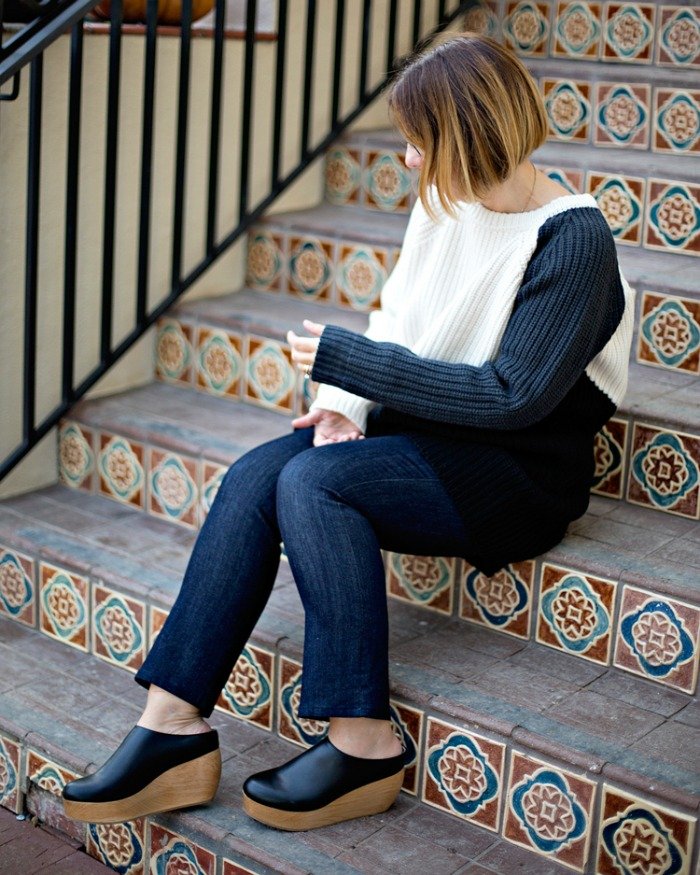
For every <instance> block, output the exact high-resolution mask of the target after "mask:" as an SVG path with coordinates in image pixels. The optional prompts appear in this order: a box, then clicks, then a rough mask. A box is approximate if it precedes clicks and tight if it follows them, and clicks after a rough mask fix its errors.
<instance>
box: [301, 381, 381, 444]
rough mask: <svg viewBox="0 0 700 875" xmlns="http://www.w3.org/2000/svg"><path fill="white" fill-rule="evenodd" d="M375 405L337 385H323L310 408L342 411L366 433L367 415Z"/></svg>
mask: <svg viewBox="0 0 700 875" xmlns="http://www.w3.org/2000/svg"><path fill="white" fill-rule="evenodd" d="M374 406H375V405H374V404H373V402H372V401H368V400H367V399H366V398H360V396H359V395H353V394H352V393H351V392H345V391H344V390H343V389H336V388H335V386H327V385H321V386H319V387H318V392H317V394H316V400H315V401H314V402H313V404H311V406H310V407H309V410H332V411H333V412H334V413H340V414H341V415H342V416H345V417H346V418H347V419H349V420H350V421H351V422H353V423H355V425H356V426H357V427H358V429H359V430H360V431H361V432H362V434H364V433H365V431H366V430H367V415H368V414H369V411H370V410H371V409H372V408H373V407H374Z"/></svg>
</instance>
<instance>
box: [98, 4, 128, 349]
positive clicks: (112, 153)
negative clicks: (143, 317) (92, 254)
mask: <svg viewBox="0 0 700 875" xmlns="http://www.w3.org/2000/svg"><path fill="white" fill-rule="evenodd" d="M122 15H123V10H122V4H121V3H113V4H112V12H111V20H110V31H109V83H108V86H107V147H106V153H105V192H104V224H103V232H102V316H101V328H100V331H101V335H100V358H101V360H103V361H104V360H105V359H106V358H107V356H108V355H109V351H110V349H111V345H112V305H113V301H114V237H115V225H116V221H115V214H116V200H117V147H118V135H119V78H120V70H121V44H122V43H121V40H122Z"/></svg>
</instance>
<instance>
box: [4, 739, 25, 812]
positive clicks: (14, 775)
mask: <svg viewBox="0 0 700 875" xmlns="http://www.w3.org/2000/svg"><path fill="white" fill-rule="evenodd" d="M19 756H20V747H19V744H18V743H17V742H16V741H11V740H10V739H9V738H5V736H4V735H0V805H2V806H3V808H9V809H10V811H13V812H14V813H15V814H19V813H20V811H21V810H22V809H21V801H22V796H21V793H20V783H21V780H20V769H19Z"/></svg>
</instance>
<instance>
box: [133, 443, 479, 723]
mask: <svg viewBox="0 0 700 875" xmlns="http://www.w3.org/2000/svg"><path fill="white" fill-rule="evenodd" d="M312 440H313V429H312V428H308V429H301V430H297V431H295V432H293V433H292V434H290V435H286V436H284V437H281V438H277V439H276V440H273V441H270V442H268V443H266V444H263V445H261V446H259V447H256V448H255V449H253V450H251V451H250V452H248V453H247V454H246V455H244V456H243V457H241V458H240V459H239V460H238V461H237V462H235V463H234V464H233V465H232V466H231V468H230V469H229V470H228V472H227V474H226V476H225V477H224V480H223V482H222V484H221V487H220V489H219V492H218V494H217V496H216V499H215V501H214V503H213V505H212V508H211V510H210V512H209V516H208V517H207V520H206V522H205V523H204V525H203V527H202V529H201V531H200V533H199V537H198V538H197V542H196V544H195V546H194V549H193V551H192V556H191V558H190V561H189V565H188V567H187V571H186V573H185V578H184V581H183V584H182V589H181V591H180V594H179V595H178V598H177V601H176V602H175V605H174V606H173V609H172V611H171V613H170V615H169V617H168V619H167V621H166V623H165V625H164V626H163V629H162V630H161V632H160V635H159V636H158V638H157V639H156V641H155V644H154V645H153V648H152V650H151V652H150V654H149V655H148V658H147V659H146V661H145V663H144V664H143V666H142V668H141V669H140V671H139V672H138V674H137V676H136V680H137V681H138V682H139V683H141V684H142V685H143V686H146V687H147V686H148V685H149V683H154V684H156V685H157V686H159V687H162V688H163V689H166V690H168V691H169V692H171V693H173V694H174V695H176V696H178V697H180V698H182V699H184V700H186V701H187V702H190V703H191V704H193V705H195V706H197V707H198V708H199V709H200V711H201V712H202V714H203V715H204V716H207V715H209V714H210V713H211V711H212V709H213V707H214V703H215V702H216V700H217V697H218V695H219V693H220V691H221V689H222V687H223V686H224V684H225V683H226V680H227V679H228V676H229V673H230V671H231V669H232V667H233V665H234V664H235V662H236V660H237V658H238V656H239V654H240V653H241V651H242V649H243V646H244V645H245V643H246V641H247V640H248V637H249V636H250V633H251V632H252V630H253V627H254V626H255V623H256V621H257V619H258V617H259V616H260V614H261V612H262V610H263V608H264V607H265V604H266V602H267V600H268V598H269V595H270V591H271V589H272V585H273V583H274V580H275V575H276V573H277V568H278V565H279V561H280V542H281V541H284V545H285V549H286V552H287V556H288V557H289V563H290V566H291V569H292V572H293V575H294V579H295V581H296V584H297V587H298V589H299V593H300V595H301V599H302V602H303V605H304V610H305V613H306V627H305V640H304V681H303V685H302V696H301V703H300V709H299V713H300V715H301V716H302V717H309V718H316V719H324V718H328V717H331V716H333V717H375V718H381V719H385V718H387V717H388V714H389V679H388V622H387V601H386V588H385V575H384V567H383V563H382V556H381V552H380V550H381V548H384V549H387V550H391V551H394V552H399V553H410V554H417V555H428V556H429V555H434V556H450V555H455V554H456V553H457V551H458V546H459V545H460V544H463V543H464V530H463V523H462V521H461V519H460V517H459V516H458V514H457V511H456V509H455V507H454V504H453V503H452V501H451V499H450V498H449V496H448V495H447V493H446V492H445V490H444V488H443V487H442V485H441V484H440V482H439V481H438V480H437V478H436V476H435V473H434V472H433V469H432V468H431V467H430V466H429V464H428V463H427V462H426V461H425V460H424V458H423V457H422V456H421V455H420V453H419V452H418V450H417V449H416V447H415V445H414V444H413V443H412V441H411V440H410V439H409V438H407V437H404V436H401V435H392V436H386V437H373V438H367V439H365V440H361V441H348V442H344V443H338V444H329V445H326V446H322V447H314V446H313V445H312Z"/></svg>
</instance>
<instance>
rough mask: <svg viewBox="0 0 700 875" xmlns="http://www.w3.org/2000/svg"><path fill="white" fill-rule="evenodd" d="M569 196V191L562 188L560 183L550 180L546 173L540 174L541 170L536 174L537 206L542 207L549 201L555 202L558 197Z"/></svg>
mask: <svg viewBox="0 0 700 875" xmlns="http://www.w3.org/2000/svg"><path fill="white" fill-rule="evenodd" d="M570 194H571V192H570V191H569V189H568V188H564V186H563V185H562V184H561V183H559V182H557V181H556V180H555V179H551V178H550V177H549V176H547V174H546V173H542V171H541V170H540V171H538V172H537V202H538V204H539V206H541V207H543V206H545V205H546V204H548V203H549V202H550V201H553V200H556V199H557V198H559V197H566V196H567V195H570Z"/></svg>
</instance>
